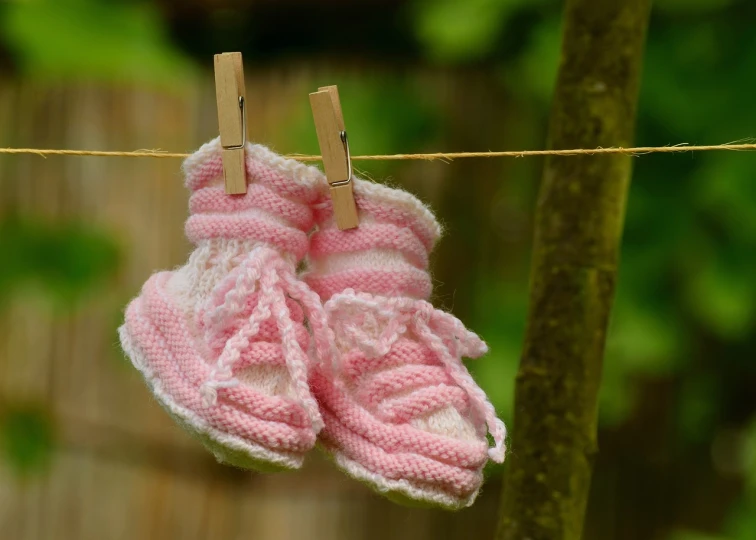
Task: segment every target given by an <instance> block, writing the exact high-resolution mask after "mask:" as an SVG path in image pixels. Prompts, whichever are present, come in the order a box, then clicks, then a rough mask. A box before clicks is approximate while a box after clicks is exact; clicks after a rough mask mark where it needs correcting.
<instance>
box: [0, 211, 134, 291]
mask: <svg viewBox="0 0 756 540" xmlns="http://www.w3.org/2000/svg"><path fill="white" fill-rule="evenodd" d="M0 252H2V253H3V255H4V259H5V261H7V262H5V261H4V263H3V264H2V265H0V300H2V299H3V298H6V297H8V296H9V295H10V294H11V293H13V292H15V291H16V290H17V289H18V288H19V287H22V286H29V285H36V286H38V287H42V288H43V289H44V290H45V291H46V292H47V293H48V294H49V295H50V296H51V297H52V298H54V299H56V300H57V301H58V302H60V303H62V304H64V305H67V304H70V303H71V302H74V301H75V300H77V299H78V298H80V297H82V296H83V295H85V294H86V293H88V292H90V291H92V290H93V289H96V288H97V286H98V285H100V284H101V283H102V282H103V281H104V280H105V279H106V278H107V277H109V276H111V275H113V273H114V272H115V270H116V268H117V267H118V262H119V255H118V248H117V246H116V245H115V243H114V242H113V241H112V240H111V238H110V237H109V236H107V235H105V234H103V233H101V232H98V231H96V230H92V229H91V228H88V227H84V226H82V225H80V224H56V225H51V224H50V225H48V224H43V223H37V222H33V221H17V220H6V221H4V222H0Z"/></svg>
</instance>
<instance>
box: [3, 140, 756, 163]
mask: <svg viewBox="0 0 756 540" xmlns="http://www.w3.org/2000/svg"><path fill="white" fill-rule="evenodd" d="M715 150H728V151H741V152H742V151H754V150H756V143H727V144H715V145H697V146H696V145H689V144H687V143H681V144H676V145H674V146H637V147H630V148H623V147H609V148H602V147H599V148H574V149H569V150H507V151H487V152H434V153H430V154H378V155H366V156H352V161H406V160H424V161H435V160H441V161H452V160H454V159H464V158H494V157H514V158H523V157H533V156H593V155H601V154H619V155H626V156H642V155H646V154H681V153H684V152H709V151H715ZM0 154H33V155H37V156H41V157H47V156H96V157H130V158H138V157H150V158H186V157H189V156H190V155H191V154H185V153H179V152H164V151H162V150H134V151H130V152H119V151H103V150H56V149H50V148H0ZM284 157H286V158H290V159H295V160H297V161H302V162H309V161H321V160H322V158H321V156H313V155H303V154H289V155H286V156H284Z"/></svg>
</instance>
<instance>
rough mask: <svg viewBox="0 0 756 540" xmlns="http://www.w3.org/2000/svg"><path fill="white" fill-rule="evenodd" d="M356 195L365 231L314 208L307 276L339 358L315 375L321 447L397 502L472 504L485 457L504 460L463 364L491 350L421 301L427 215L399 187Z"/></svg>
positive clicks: (431, 227)
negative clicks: (346, 227)
mask: <svg viewBox="0 0 756 540" xmlns="http://www.w3.org/2000/svg"><path fill="white" fill-rule="evenodd" d="M355 199H356V202H357V206H358V208H359V217H360V226H359V228H357V229H353V230H348V231H340V230H338V228H337V227H336V225H335V222H334V219H333V209H332V205H331V203H330V201H329V200H328V199H324V200H321V201H319V202H318V203H316V204H315V205H314V208H315V217H316V221H317V224H318V231H317V232H316V233H315V234H313V236H312V237H311V241H310V250H309V255H308V264H309V270H308V272H307V273H306V274H305V275H304V276H303V279H304V280H305V281H306V282H307V283H308V284H309V285H310V286H311V287H312V289H313V290H315V291H316V292H317V293H318V294H319V295H320V297H321V299H322V300H323V301H324V302H325V306H324V307H325V310H326V313H327V316H328V322H329V325H330V330H331V331H332V332H333V334H334V339H335V344H336V347H337V350H338V353H339V362H338V363H337V364H336V365H334V366H333V369H332V370H328V369H326V367H325V366H319V367H318V366H316V367H315V369H314V370H313V374H312V376H311V387H312V390H313V392H314V394H315V396H316V397H317V399H318V402H319V403H320V411H321V414H322V415H323V420H324V422H325V428H324V430H323V431H322V432H321V436H320V438H321V441H322V444H323V446H324V447H325V448H326V449H327V450H328V451H329V452H330V453H331V454H332V455H333V457H334V460H335V461H336V463H337V464H338V466H340V467H341V468H342V469H344V470H345V471H346V472H347V473H348V474H350V475H351V476H353V477H355V478H357V479H359V480H362V481H364V482H366V483H368V484H369V485H370V486H372V487H373V488H374V489H375V490H377V491H378V492H380V493H384V494H386V495H388V496H389V497H391V498H393V499H398V500H402V501H407V499H410V500H412V501H415V502H421V503H426V504H430V505H439V506H442V507H445V508H450V509H457V508H462V507H465V506H469V505H470V504H472V503H473V501H474V500H475V497H476V495H477V493H478V491H479V489H480V486H481V483H482V481H483V475H482V470H483V466H484V465H485V463H486V462H487V460H488V458H489V457H490V458H491V459H493V460H494V461H497V462H501V461H502V460H503V459H504V450H505V449H504V441H505V437H506V430H505V428H504V424H503V423H502V422H501V421H500V420H499V419H498V418H496V414H495V411H494V408H493V406H492V405H491V403H490V402H489V401H488V399H487V397H486V396H485V394H484V392H483V391H482V390H481V389H480V388H479V387H478V386H477V384H475V382H474V381H473V379H472V377H471V376H470V374H469V372H468V371H467V369H466V368H465V366H464V365H463V364H462V361H461V358H462V357H471V358H475V357H478V356H480V355H482V354H484V353H485V352H486V351H487V347H486V345H485V343H484V342H483V341H482V340H481V339H480V338H478V336H476V335H475V334H473V333H472V332H469V331H468V330H466V329H465V327H464V325H463V324H462V323H461V322H460V321H459V320H457V319H456V318H454V317H453V316H452V315H450V314H448V313H445V312H443V311H440V310H437V309H435V308H434V307H433V305H432V304H430V303H429V302H428V301H427V299H428V297H429V296H430V294H431V288H432V285H431V279H430V276H429V274H428V254H429V252H430V251H431V249H432V248H433V246H434V244H435V242H436V241H437V240H438V238H439V236H440V233H441V229H440V226H439V224H438V222H437V221H436V219H435V218H434V217H433V214H432V213H431V212H430V211H429V210H428V209H427V208H426V207H425V206H424V205H423V204H422V203H421V202H420V201H418V200H417V199H416V198H415V197H413V196H412V195H410V194H408V193H406V192H403V191H400V190H396V189H391V188H387V187H385V186H381V185H377V184H372V183H368V182H364V181H361V180H356V181H355ZM488 432H490V434H491V436H492V438H493V440H494V447H493V448H490V449H489V448H488V441H487V433H488Z"/></svg>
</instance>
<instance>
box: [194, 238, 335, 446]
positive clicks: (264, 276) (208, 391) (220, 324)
mask: <svg viewBox="0 0 756 540" xmlns="http://www.w3.org/2000/svg"><path fill="white" fill-rule="evenodd" d="M228 280H231V281H232V283H229V282H228ZM229 285H231V286H230V288H229V289H228V291H227V292H223V291H224V290H225V289H226V288H227V287H229ZM256 291H259V297H258V302H257V305H256V306H255V307H254V308H253V309H252V312H251V314H250V315H249V317H248V319H247V320H246V321H244V323H243V324H242V325H241V326H240V327H239V329H238V330H237V331H236V332H235V333H234V334H233V335H232V336H231V337H230V338H229V339H228V340H227V341H226V343H225V346H224V348H223V351H222V352H221V354H220V356H219V357H218V360H217V362H216V364H215V366H214V367H213V368H212V369H211V371H210V374H209V376H208V378H207V380H206V381H205V382H204V384H203V385H202V388H201V393H202V397H203V401H204V404H205V406H207V407H210V406H213V405H215V403H216V402H217V399H218V390H219V389H222V388H233V387H236V386H239V384H241V383H240V381H239V379H238V378H236V377H235V376H234V366H235V365H236V364H237V363H238V362H239V359H240V358H241V355H242V352H243V351H244V350H245V349H246V348H247V347H248V346H249V344H250V341H251V340H252V339H253V338H254V337H255V336H256V335H257V334H258V333H259V332H260V326H261V324H262V323H263V322H265V321H266V320H268V319H270V318H271V317H273V319H274V320H275V322H276V326H277V328H278V331H279V333H280V336H281V348H282V353H283V357H284V360H285V363H286V368H287V371H288V373H289V375H290V376H291V379H292V381H293V385H294V391H295V393H296V396H297V398H298V399H299V401H300V402H301V403H302V405H303V407H304V408H305V410H306V411H307V414H308V416H309V418H310V420H311V422H312V425H313V427H314V429H315V430H316V431H319V430H320V429H321V428H322V427H323V420H322V417H321V415H320V412H319V410H318V404H317V402H316V401H315V399H314V398H313V397H312V394H311V393H310V390H309V386H308V381H307V372H308V365H309V360H308V355H307V353H306V352H305V351H303V350H302V347H301V346H300V344H299V342H298V341H297V339H296V334H295V323H294V321H293V320H292V317H291V313H290V310H289V308H288V306H287V305H286V297H287V296H289V297H291V298H292V299H294V300H296V301H298V302H299V303H300V305H301V306H302V308H303V310H304V313H305V315H306V316H307V319H308V321H309V322H310V325H311V327H312V329H313V332H314V334H315V336H316V338H315V346H316V350H317V351H318V355H319V357H320V358H321V359H322V360H325V361H330V360H331V358H332V357H333V345H332V343H333V341H332V339H331V338H330V336H331V335H332V334H331V333H330V330H329V329H328V325H327V324H326V316H325V312H324V311H323V308H322V306H321V304H320V299H319V298H318V296H317V295H316V294H315V293H314V292H313V291H311V290H310V289H309V288H308V287H307V286H306V285H305V284H303V283H302V282H300V281H299V280H297V278H296V273H295V267H294V264H293V263H291V262H289V261H286V260H284V259H283V258H282V257H281V255H280V254H279V253H278V252H277V251H276V250H274V249H271V248H270V247H267V246H265V245H260V246H256V247H255V248H253V249H252V250H251V251H250V252H249V254H248V255H247V256H246V257H245V259H244V261H242V263H241V264H240V265H239V266H238V267H237V269H236V270H235V271H233V272H232V273H231V274H229V276H228V277H227V278H226V280H224V281H222V282H221V283H220V284H219V285H218V286H217V287H216V293H214V296H217V295H222V297H223V301H222V303H220V304H219V305H217V307H215V308H214V309H212V310H210V311H208V312H207V313H206V314H205V324H206V326H207V328H208V332H222V331H223V330H225V329H227V328H228V327H229V326H231V325H233V324H234V322H235V321H236V320H237V319H238V316H239V315H240V314H241V313H242V311H243V310H244V309H245V306H246V303H247V299H248V298H249V296H250V295H252V294H253V293H255V292H256Z"/></svg>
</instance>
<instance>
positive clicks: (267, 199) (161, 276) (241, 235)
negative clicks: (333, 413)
mask: <svg viewBox="0 0 756 540" xmlns="http://www.w3.org/2000/svg"><path fill="white" fill-rule="evenodd" d="M220 149H221V147H220V143H219V141H218V140H214V141H212V142H210V143H208V144H206V145H204V146H203V147H202V148H200V149H199V150H198V151H197V152H196V153H195V154H193V155H192V156H191V157H189V158H188V159H187V160H186V162H185V163H184V171H185V173H186V184H187V187H188V188H189V189H190V190H191V192H192V195H191V200H190V210H191V216H190V217H189V219H188V221H187V222H186V234H187V236H188V237H189V240H191V241H192V243H194V244H195V245H196V249H195V250H194V252H193V253H192V254H191V256H190V257H189V261H188V263H187V264H186V265H185V266H183V267H181V268H179V269H177V270H175V271H172V272H160V273H157V274H155V275H153V276H152V277H151V278H150V279H149V280H148V281H147V283H146V284H145V285H144V287H143V288H142V292H141V294H140V295H139V297H137V298H136V299H135V300H134V301H132V302H131V304H130V305H129V306H128V308H127V310H126V320H125V323H124V324H123V326H122V327H121V328H120V336H121V343H122V345H123V348H124V350H125V351H126V352H127V354H128V356H129V357H130V358H131V361H132V362H133V364H134V365H135V366H136V367H137V369H139V371H141V373H142V374H143V375H144V377H145V379H146V380H147V383H148V384H149V386H150V388H151V390H152V391H153V393H154V394H155V396H156V397H157V399H158V400H159V401H160V403H161V404H162V405H163V406H164V407H165V408H166V409H167V410H168V411H169V412H170V413H171V414H172V415H173V416H174V417H175V418H176V419H177V420H178V421H179V423H181V424H182V425H183V427H185V428H187V429H188V430H189V431H191V432H193V433H195V434H196V435H198V436H199V437H200V439H201V440H202V441H203V442H204V443H205V444H206V446H208V448H210V450H211V451H212V452H213V453H214V454H215V456H216V457H217V458H218V460H219V461H222V462H227V463H230V464H233V465H237V466H240V467H244V468H256V469H262V470H275V469H280V468H297V467H299V466H300V465H301V464H302V460H303V455H304V453H305V452H307V451H308V450H310V449H311V448H312V447H313V446H314V444H315V440H316V434H317V432H318V431H319V430H320V428H321V427H322V419H321V416H320V414H319V412H318V407H317V403H316V401H315V399H314V398H313V396H312V395H311V394H310V391H309V387H308V381H307V377H308V370H309V368H310V365H309V364H310V360H309V358H308V354H307V351H308V348H309V343H310V336H309V334H308V332H307V329H306V328H305V326H304V324H303V321H304V315H305V313H306V315H307V317H308V319H309V321H310V324H311V325H312V327H313V328H321V330H322V327H323V326H324V325H325V318H324V317H325V315H324V313H323V311H322V306H321V304H320V302H319V300H318V298H317V295H315V294H314V293H313V292H312V291H311V290H310V289H309V288H308V287H307V286H306V285H304V284H303V283H302V282H301V281H299V280H298V279H297V278H296V274H295V270H296V265H297V263H298V262H299V261H301V260H302V258H303V257H304V255H305V253H306V251H307V245H308V244H307V242H308V241H307V233H308V231H309V230H310V229H311V227H312V226H313V215H312V210H311V209H310V207H309V203H311V202H312V201H313V200H314V199H315V197H316V196H317V189H318V186H319V185H322V181H323V180H322V175H321V173H320V172H319V171H318V170H317V169H315V168H313V167H306V166H304V165H301V164H299V163H297V162H295V161H292V160H287V159H284V158H282V157H280V156H278V155H276V154H274V153H273V152H271V151H269V150H268V149H267V148H265V147H262V146H258V145H249V144H248V145H247V148H246V155H247V157H246V169H247V182H248V184H249V185H248V191H247V193H246V194H245V195H226V193H225V191H224V187H223V168H222V163H221V155H220ZM303 311H304V313H303ZM320 334H322V331H321V332H320Z"/></svg>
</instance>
